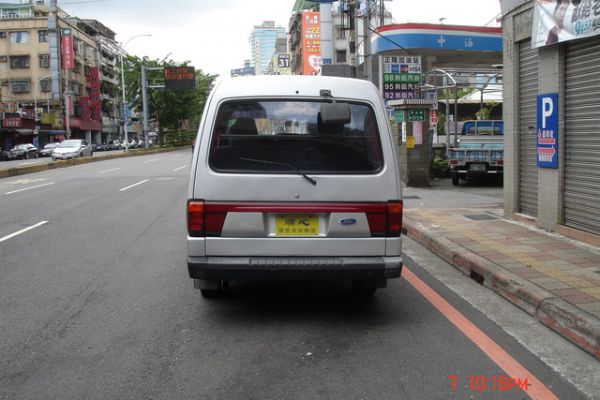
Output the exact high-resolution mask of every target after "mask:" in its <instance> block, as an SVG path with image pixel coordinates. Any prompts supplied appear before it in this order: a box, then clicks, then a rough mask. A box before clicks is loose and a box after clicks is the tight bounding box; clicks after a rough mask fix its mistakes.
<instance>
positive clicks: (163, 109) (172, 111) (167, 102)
mask: <svg viewBox="0 0 600 400" xmlns="http://www.w3.org/2000/svg"><path fill="white" fill-rule="evenodd" d="M142 63H143V64H144V65H145V66H146V68H147V70H146V78H147V81H148V84H149V85H151V86H153V85H160V84H162V83H163V82H164V80H163V71H162V69H160V70H148V68H157V67H173V66H188V65H189V61H186V62H183V63H175V62H174V61H173V60H158V59H156V60H151V59H149V58H148V57H143V58H139V57H135V56H127V57H125V59H124V69H125V81H126V85H125V91H126V95H127V99H128V100H129V104H130V108H131V109H132V110H134V111H135V112H137V113H140V115H141V113H142V108H143V107H142V90H141V66H142ZM216 78H217V75H211V74H205V73H204V72H202V70H196V87H195V88H194V89H186V90H177V91H175V90H173V91H168V90H164V89H156V88H154V89H148V91H147V95H148V115H149V116H150V118H151V119H152V118H156V119H158V121H159V132H158V142H159V144H163V143H164V134H165V130H173V131H176V130H177V129H179V128H181V127H182V126H183V123H184V121H187V120H189V121H190V122H191V126H190V129H191V130H197V128H198V125H199V122H200V117H201V115H202V111H203V109H204V105H205V103H206V98H207V97H208V94H209V93H210V90H211V89H212V87H213V84H214V80H215V79H216Z"/></svg>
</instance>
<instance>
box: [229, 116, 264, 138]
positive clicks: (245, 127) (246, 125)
mask: <svg viewBox="0 0 600 400" xmlns="http://www.w3.org/2000/svg"><path fill="white" fill-rule="evenodd" d="M229 134H230V135H258V130H257V129H256V121H255V120H254V119H253V118H248V117H241V118H238V119H237V120H236V121H235V123H234V124H233V125H232V126H231V128H229Z"/></svg>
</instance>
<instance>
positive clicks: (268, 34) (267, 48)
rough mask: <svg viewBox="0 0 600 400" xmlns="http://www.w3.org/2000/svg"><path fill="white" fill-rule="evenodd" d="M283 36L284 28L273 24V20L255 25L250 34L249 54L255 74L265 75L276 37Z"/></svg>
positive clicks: (273, 50)
mask: <svg viewBox="0 0 600 400" xmlns="http://www.w3.org/2000/svg"><path fill="white" fill-rule="evenodd" d="M284 37H285V28H284V27H282V26H275V21H264V22H263V23H262V25H255V26H254V30H253V31H252V33H251V34H250V38H249V40H248V42H249V43H250V54H251V55H252V66H253V67H254V70H255V72H256V75H265V74H267V73H268V70H269V63H270V62H271V57H272V56H273V53H274V52H275V43H276V41H277V38H284Z"/></svg>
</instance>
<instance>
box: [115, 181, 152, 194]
mask: <svg viewBox="0 0 600 400" xmlns="http://www.w3.org/2000/svg"><path fill="white" fill-rule="evenodd" d="M149 180H150V179H144V180H143V181H139V182H138V183H134V184H133V185H129V186H125V187H124V188H122V189H119V192H124V191H125V190H127V189H131V188H132V187H135V186H137V185H141V184H142V183H146V182H148V181H149Z"/></svg>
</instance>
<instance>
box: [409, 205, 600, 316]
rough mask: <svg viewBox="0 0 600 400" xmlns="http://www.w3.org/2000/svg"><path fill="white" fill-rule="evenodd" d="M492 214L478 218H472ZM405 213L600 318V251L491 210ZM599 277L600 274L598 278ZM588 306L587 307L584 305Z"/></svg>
mask: <svg viewBox="0 0 600 400" xmlns="http://www.w3.org/2000/svg"><path fill="white" fill-rule="evenodd" d="M481 214H492V215H494V216H495V217H496V219H492V220H473V219H470V218H467V217H466V216H467V215H481ZM406 215H407V216H408V217H409V218H412V219H414V220H416V221H419V222H420V223H421V224H425V225H426V226H427V227H428V228H429V229H431V230H432V231H434V232H436V234H439V235H440V236H442V237H445V238H446V239H448V240H450V241H452V242H454V243H456V244H458V245H460V246H462V247H464V248H466V249H468V250H470V251H472V252H474V253H476V254H477V255H479V256H481V257H483V258H485V259H487V260H489V261H491V262H493V263H495V264H497V265H499V266H501V267H503V268H506V269H507V270H509V271H511V272H513V273H515V274H517V275H518V276H520V277H521V278H523V279H526V280H529V281H531V282H533V283H535V284H536V285H538V286H540V287H541V288H543V289H546V290H548V291H550V292H551V293H553V294H555V295H557V296H560V297H561V298H562V299H563V300H565V301H567V302H569V303H571V304H573V305H575V306H581V307H582V309H585V310H586V311H588V312H590V313H592V314H594V315H596V316H597V317H600V306H598V304H599V299H600V273H598V274H596V273H595V271H600V249H598V251H597V252H595V251H594V250H595V249H592V248H590V247H589V246H588V247H584V246H578V245H577V243H576V242H572V241H567V240H565V239H563V238H561V237H560V236H558V235H548V234H546V233H545V232H542V231H539V230H535V229H529V228H527V227H525V226H522V225H519V224H516V223H514V222H512V221H507V220H504V219H502V218H501V217H499V215H501V214H500V213H495V214H494V213H488V211H487V210H485V209H484V210H481V209H478V210H473V209H452V210H443V209H436V210H427V209H408V210H406ZM596 275H597V276H596ZM584 306H585V307H584Z"/></svg>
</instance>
